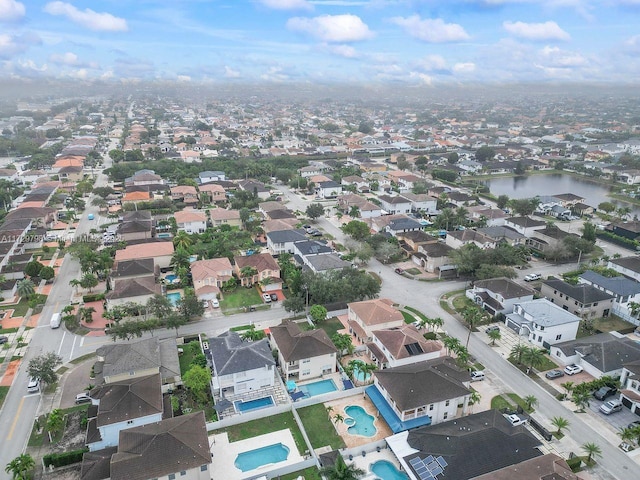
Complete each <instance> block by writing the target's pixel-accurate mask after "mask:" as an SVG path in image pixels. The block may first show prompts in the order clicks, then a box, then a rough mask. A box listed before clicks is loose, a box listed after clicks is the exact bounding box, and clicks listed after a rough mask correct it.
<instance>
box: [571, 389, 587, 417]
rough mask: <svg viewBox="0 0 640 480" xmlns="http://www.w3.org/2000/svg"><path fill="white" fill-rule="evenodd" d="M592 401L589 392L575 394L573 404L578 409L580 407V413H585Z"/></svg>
mask: <svg viewBox="0 0 640 480" xmlns="http://www.w3.org/2000/svg"><path fill="white" fill-rule="evenodd" d="M590 399H591V396H590V395H589V392H581V391H578V392H573V397H572V398H571V400H572V401H573V403H575V404H576V407H578V411H579V412H584V409H585V408H586V407H588V406H589V400H590Z"/></svg>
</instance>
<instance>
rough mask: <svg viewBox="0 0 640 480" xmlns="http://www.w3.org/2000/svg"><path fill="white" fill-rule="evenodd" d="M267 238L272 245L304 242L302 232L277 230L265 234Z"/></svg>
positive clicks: (304, 238) (304, 237)
mask: <svg viewBox="0 0 640 480" xmlns="http://www.w3.org/2000/svg"><path fill="white" fill-rule="evenodd" d="M267 238H268V239H269V240H271V241H272V242H273V243H288V242H298V241H302V240H306V239H307V237H306V236H305V234H304V230H277V231H275V232H269V233H267Z"/></svg>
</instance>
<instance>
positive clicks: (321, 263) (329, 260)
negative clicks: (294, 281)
mask: <svg viewBox="0 0 640 480" xmlns="http://www.w3.org/2000/svg"><path fill="white" fill-rule="evenodd" d="M305 258H306V259H307V262H309V263H310V264H311V265H312V266H313V268H314V269H315V271H316V272H324V271H325V270H335V269H338V268H348V267H351V264H350V263H349V262H345V261H344V260H342V259H341V258H340V257H339V256H338V255H335V254H333V253H329V254H324V255H307V256H306V257H305Z"/></svg>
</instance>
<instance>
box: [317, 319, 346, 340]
mask: <svg viewBox="0 0 640 480" xmlns="http://www.w3.org/2000/svg"><path fill="white" fill-rule="evenodd" d="M318 327H320V328H321V329H322V330H324V331H325V332H327V335H329V338H331V337H333V336H334V335H335V334H336V332H337V331H338V330H342V329H343V328H344V325H342V322H341V321H340V320H338V317H331V318H327V319H326V320H325V321H324V322H322V323H321V324H320V325H318Z"/></svg>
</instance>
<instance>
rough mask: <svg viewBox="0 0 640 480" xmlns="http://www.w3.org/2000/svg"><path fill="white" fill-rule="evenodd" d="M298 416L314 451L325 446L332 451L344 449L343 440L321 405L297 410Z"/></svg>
mask: <svg viewBox="0 0 640 480" xmlns="http://www.w3.org/2000/svg"><path fill="white" fill-rule="evenodd" d="M298 415H300V420H302V424H303V425H304V429H305V431H306V432H307V435H308V436H309V440H310V441H311V446H312V447H313V448H314V449H315V448H320V447H324V446H327V445H330V446H331V449H332V450H337V449H339V448H344V447H345V443H344V440H342V437H340V435H338V432H336V429H335V428H334V426H333V425H332V423H331V420H330V419H329V412H327V409H326V407H325V406H324V405H323V404H322V403H319V404H317V405H311V406H309V407H304V408H299V409H298Z"/></svg>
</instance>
